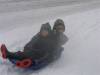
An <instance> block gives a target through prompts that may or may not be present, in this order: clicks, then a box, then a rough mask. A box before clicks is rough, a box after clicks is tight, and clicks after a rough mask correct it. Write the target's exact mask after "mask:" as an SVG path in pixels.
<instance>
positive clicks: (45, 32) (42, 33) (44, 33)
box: [40, 31, 49, 37]
mask: <svg viewBox="0 0 100 75" xmlns="http://www.w3.org/2000/svg"><path fill="white" fill-rule="evenodd" d="M40 34H41V36H42V37H47V36H48V34H49V33H48V31H41V33H40Z"/></svg>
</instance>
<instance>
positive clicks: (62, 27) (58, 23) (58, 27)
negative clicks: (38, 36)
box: [53, 19, 65, 33]
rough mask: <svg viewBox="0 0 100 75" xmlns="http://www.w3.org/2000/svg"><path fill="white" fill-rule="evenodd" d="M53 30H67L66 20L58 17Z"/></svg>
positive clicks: (61, 31)
mask: <svg viewBox="0 0 100 75" xmlns="http://www.w3.org/2000/svg"><path fill="white" fill-rule="evenodd" d="M53 31H56V32H60V33H63V32H64V31H65V24H64V21H63V20H61V19H57V20H56V21H55V23H54V27H53Z"/></svg>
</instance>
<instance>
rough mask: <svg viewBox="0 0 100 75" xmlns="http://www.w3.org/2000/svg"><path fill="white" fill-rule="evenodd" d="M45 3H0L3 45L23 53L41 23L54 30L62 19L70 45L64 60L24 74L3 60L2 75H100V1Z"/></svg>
mask: <svg viewBox="0 0 100 75" xmlns="http://www.w3.org/2000/svg"><path fill="white" fill-rule="evenodd" d="M43 1H44V2H39V0H29V1H27V0H21V1H20V0H0V5H1V6H2V7H3V8H2V7H0V44H2V43H5V44H6V45H7V47H8V49H9V50H10V51H18V50H22V49H23V46H24V45H25V44H26V43H27V42H28V41H29V40H30V39H31V37H32V36H33V35H35V34H36V33H37V32H38V31H39V29H40V26H41V24H42V23H45V22H50V24H51V26H53V23H54V21H55V20H56V19H57V18H62V19H63V20H64V22H65V24H66V32H65V34H66V35H67V36H68V37H69V41H68V42H67V43H66V45H65V46H64V47H65V51H64V52H63V55H62V57H61V59H60V60H59V61H57V62H55V63H53V64H52V65H50V66H48V67H46V68H44V69H43V70H40V71H37V72H22V70H21V71H20V70H18V69H17V68H16V67H13V66H12V64H10V63H9V62H8V63H6V62H5V60H2V58H0V60H1V63H0V74H3V75H100V50H99V49H100V46H99V44H100V39H99V38H100V35H99V32H100V25H99V24H100V21H99V20H100V1H96V0H84V1H82V0H80V1H78V0H73V1H72V0H71V1H72V2H69V1H68V2H69V4H68V2H67V1H66V0H62V2H59V1H60V0H58V1H56V0H51V1H50V0H49V1H47V0H43ZM53 1H54V2H55V1H56V2H55V4H52V2H53ZM34 2H37V4H36V3H34ZM50 2H51V4H50ZM73 2H74V3H73ZM38 3H40V5H39V6H38ZM47 3H48V5H46V4H47ZM63 3H64V4H63ZM15 4H17V6H16V5H15ZM34 4H36V5H34ZM7 5H8V6H7ZM28 5H30V6H29V7H27V6H28ZM43 5H44V6H43ZM62 5H63V6H62ZM33 6H35V7H33ZM55 6H56V7H55ZM19 7H20V8H19ZM26 7H27V8H26Z"/></svg>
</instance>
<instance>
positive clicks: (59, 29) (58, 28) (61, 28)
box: [57, 25, 64, 33]
mask: <svg viewBox="0 0 100 75" xmlns="http://www.w3.org/2000/svg"><path fill="white" fill-rule="evenodd" d="M57 31H58V32H60V33H63V32H64V27H63V26H61V25H60V26H58V27H57Z"/></svg>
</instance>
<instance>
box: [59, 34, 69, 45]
mask: <svg viewBox="0 0 100 75" xmlns="http://www.w3.org/2000/svg"><path fill="white" fill-rule="evenodd" d="M59 41H60V45H64V44H65V43H66V42H67V41H68V37H67V36H66V35H65V34H63V35H61V36H60V40H59Z"/></svg>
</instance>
